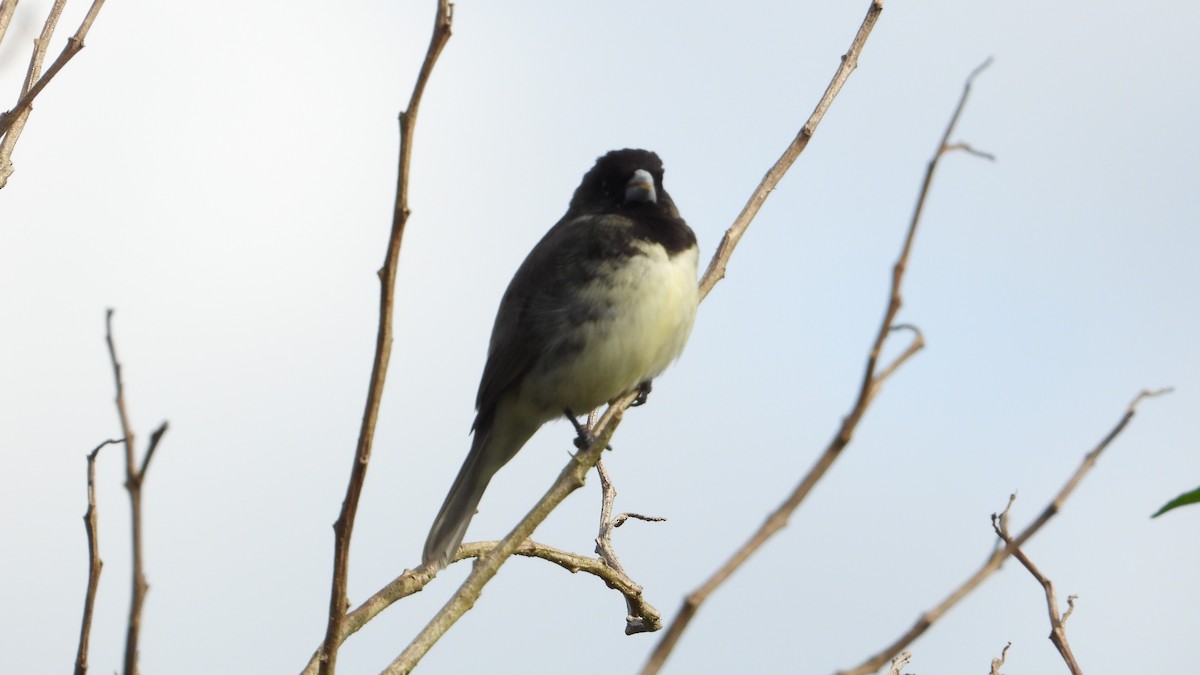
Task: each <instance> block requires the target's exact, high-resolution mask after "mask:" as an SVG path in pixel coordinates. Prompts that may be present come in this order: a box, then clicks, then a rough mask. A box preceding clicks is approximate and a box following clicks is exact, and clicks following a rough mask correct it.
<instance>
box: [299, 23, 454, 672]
mask: <svg viewBox="0 0 1200 675" xmlns="http://www.w3.org/2000/svg"><path fill="white" fill-rule="evenodd" d="M452 19H453V11H452V5H451V4H450V3H449V0H438V3H437V14H436V16H435V18H434V22H433V34H432V36H431V37H430V40H429V49H428V51H427V52H426V54H425V61H424V62H423V63H422V64H421V71H420V73H419V74H418V76H417V82H416V84H415V85H414V86H413V92H412V96H411V98H409V101H408V109H407V110H405V111H403V112H401V113H400V160H399V169H398V172H397V177H396V201H395V205H394V208H393V212H392V230H391V235H390V236H389V237H388V244H387V253H386V254H385V256H384V260H383V267H382V268H381V269H380V270H379V288H380V290H379V327H378V331H377V333H376V339H375V358H374V362H373V364H372V366H371V381H370V385H369V386H368V388H367V401H366V405H365V410H364V412H363V419H362V426H361V428H360V429H359V433H358V443H357V446H356V447H355V451H354V464H353V466H352V467H351V470H350V480H349V483H348V484H347V486H346V498H345V499H344V500H343V501H342V509H341V512H340V513H339V515H338V519H337V522H336V523H334V526H333V530H334V551H333V578H332V581H331V584H330V592H329V612H328V615H327V618H326V624H325V639H324V642H323V645H324V647H323V658H322V659H321V670H320V672H321V675H333V673H334V672H336V669H337V649H338V646H339V645H340V644H341V641H340V640H339V636H340V635H341V633H342V628H341V626H342V621H343V620H344V619H345V614H346V608H347V606H348V604H349V603H348V601H347V598H346V583H347V574H348V570H349V567H350V537H351V535H352V534H353V532H354V519H355V516H356V514H357V513H358V501H359V497H360V495H361V494H362V488H363V481H364V480H366V475H367V463H368V462H369V461H370V459H371V446H372V443H373V442H374V440H375V424H376V421H377V420H378V419H379V404H380V402H381V401H382V400H383V387H384V383H385V381H386V380H387V369H388V362H389V360H390V359H391V354H392V313H393V312H392V306H393V303H394V295H395V285H396V270H397V266H398V265H399V260H400V244H401V242H402V241H403V238H404V228H405V225H406V224H407V223H408V216H409V209H408V177H409V167H410V164H411V160H412V143H413V129H414V126H415V124H416V121H417V111H418V109H419V107H420V105H421V96H422V94H423V93H424V92H425V85H426V83H428V82H429V77H430V74H431V73H432V72H433V66H434V64H435V63H437V59H438V55H439V54H441V52H442V48H443V47H445V46H446V42H447V41H448V40H449V39H450V24H451V21H452Z"/></svg>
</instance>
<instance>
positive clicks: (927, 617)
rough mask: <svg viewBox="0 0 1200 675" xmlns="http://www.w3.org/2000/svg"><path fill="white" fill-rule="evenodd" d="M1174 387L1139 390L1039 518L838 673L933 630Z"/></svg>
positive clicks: (867, 669)
mask: <svg viewBox="0 0 1200 675" xmlns="http://www.w3.org/2000/svg"><path fill="white" fill-rule="evenodd" d="M1170 391H1171V389H1170V388H1169V387H1168V388H1166V389H1159V390H1157V391H1150V390H1146V391H1142V392H1141V393H1140V394H1138V395H1137V396H1136V397H1135V398H1134V399H1133V402H1131V403H1130V404H1129V407H1127V408H1126V409H1125V414H1124V415H1123V416H1122V417H1121V420H1120V421H1119V422H1117V425H1116V426H1115V427H1113V428H1112V430H1111V431H1109V432H1108V434H1107V435H1105V437H1104V438H1103V439H1102V440H1101V441H1100V443H1098V444H1097V445H1096V447H1095V448H1093V449H1092V450H1091V452H1089V453H1087V454H1086V455H1084V457H1083V461H1082V462H1081V463H1080V464H1079V468H1077V469H1075V473H1073V474H1071V477H1070V478H1068V479H1067V482H1066V484H1065V485H1063V486H1062V488H1061V489H1060V490H1059V491H1058V494H1056V495H1055V496H1054V499H1053V500H1051V501H1050V503H1049V504H1047V505H1046V508H1045V509H1043V510H1042V513H1041V514H1040V515H1038V517H1037V518H1035V519H1034V521H1033V522H1032V523H1030V524H1029V525H1028V526H1026V527H1025V529H1024V530H1022V531H1021V533H1020V534H1018V535H1017V536H1016V537H1013V538H1012V540H1011V541H1010V542H1009V543H1008V545H1007V546H1005V547H1003V548H999V549H997V550H996V551H994V552H993V553H992V555H991V556H990V557H988V559H987V560H986V561H984V563H983V566H982V567H980V568H979V569H978V570H977V571H976V572H975V574H973V575H971V577H970V578H969V579H967V580H966V581H964V582H963V583H962V584H961V585H960V586H959V587H958V588H956V589H954V591H953V592H951V593H950V595H949V596H947V597H946V599H945V600H942V601H941V602H940V603H938V605H937V606H935V607H933V608H932V609H929V610H927V611H926V612H925V613H923V614H922V615H921V616H919V617H918V618H917V621H916V623H914V624H913V625H912V627H911V628H909V629H908V630H907V631H906V632H905V633H904V634H903V635H901V636H900V637H899V638H897V639H896V641H895V642H893V643H892V644H890V645H888V646H887V647H884V648H883V649H881V650H880V651H879V652H878V653H876V654H875V655H874V656H871V657H870V658H868V659H867V660H866V661H863V662H862V663H861V664H859V665H858V666H855V667H854V668H850V669H848V670H843V671H839V674H838V675H870V673H873V672H875V671H877V670H879V669H880V668H881V667H882V666H883V664H885V663H887V662H888V659H890V658H891V657H892V656H893V655H895V654H897V653H899V652H900V650H902V649H904V648H905V647H907V646H908V645H910V644H912V642H913V640H916V639H917V638H918V637H920V636H921V635H922V634H924V633H925V631H927V630H929V627H930V626H932V625H933V624H934V623H935V622H937V620H938V619H940V618H942V616H943V615H944V614H945V613H946V612H948V611H949V610H950V608H951V607H953V606H954V605H956V604H958V602H959V601H960V600H962V599H963V598H965V597H966V596H967V595H968V594H970V592H971V591H973V590H975V588H976V587H978V586H979V584H981V583H983V580H984V579H986V578H987V577H988V576H989V575H991V574H992V573H993V572H995V571H996V570H998V569H1000V564H1001V563H1002V562H1004V560H1005V559H1006V558H1008V556H1010V555H1012V553H1013V552H1014V551H1015V550H1017V549H1018V548H1020V547H1021V546H1024V545H1025V542H1027V541H1029V539H1030V538H1032V537H1033V535H1035V534H1037V532H1038V530H1040V529H1042V526H1043V525H1045V524H1046V523H1047V522H1049V520H1050V519H1051V518H1053V517H1054V516H1055V515H1056V514H1057V513H1058V512H1059V510H1060V509H1061V508H1062V505H1063V503H1064V502H1066V500H1067V498H1068V497H1070V496H1071V493H1072V492H1074V491H1075V487H1076V486H1077V485H1079V481H1081V480H1083V477H1084V476H1085V475H1087V473H1088V471H1090V470H1091V468H1092V466H1094V465H1095V464H1096V460H1097V459H1098V458H1099V457H1100V453H1102V452H1104V449H1105V448H1107V447H1108V446H1109V444H1111V443H1112V442H1113V441H1114V440H1115V439H1116V438H1117V436H1119V435H1120V434H1121V432H1122V431H1124V429H1125V427H1126V426H1127V425H1128V424H1129V422H1130V420H1132V419H1133V415H1134V413H1135V412H1136V411H1137V404H1138V403H1139V402H1141V400H1142V399H1144V398H1150V397H1153V396H1161V395H1163V394H1167V393H1169V392H1170Z"/></svg>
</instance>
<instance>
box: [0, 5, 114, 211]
mask: <svg viewBox="0 0 1200 675" xmlns="http://www.w3.org/2000/svg"><path fill="white" fill-rule="evenodd" d="M66 4H67V3H66V0H55V2H54V5H53V6H51V8H50V13H49V15H47V17H46V22H45V24H44V25H43V27H42V33H41V35H40V36H38V39H37V40H35V41H34V46H33V56H32V57H31V58H30V60H29V70H28V71H27V72H26V74H25V83H24V85H23V86H22V87H21V96H20V98H18V99H17V103H16V105H14V106H13V107H12V110H9V111H8V112H6V113H4V114H3V115H0V136H3V138H4V140H3V141H2V142H0V188H2V187H4V185H5V183H6V182H7V181H8V177H9V176H10V175H12V171H13V168H12V162H11V161H10V159H9V158H10V157H12V151H13V148H14V147H15V146H16V144H17V139H18V138H19V137H20V135H21V132H22V131H23V130H24V128H25V121H26V120H27V119H28V118H29V111H30V109H31V107H32V106H33V100H34V99H35V98H37V96H38V94H40V93H42V90H43V89H45V88H46V85H47V84H49V83H50V80H53V79H54V76H55V75H58V73H59V71H61V70H62V69H63V67H64V66H66V65H67V62H68V61H70V60H71V59H72V58H73V57H74V56H75V55H76V54H78V53H79V52H80V51H82V50H83V47H84V44H83V41H84V39H85V38H86V37H87V34H88V31H90V30H91V29H92V23H93V22H95V20H96V15H97V14H99V13H100V8H101V7H102V6H103V5H104V0H93V1H92V6H91V7H90V8H89V9H88V11H87V14H86V15H85V16H84V17H83V21H82V22H80V24H79V28H78V29H76V31H75V34H74V35H72V36H71V37H70V38H68V39H67V45H66V46H65V47H63V50H62V52H61V53H59V55H58V58H56V59H54V63H51V64H50V68H48V69H47V70H46V72H45V74H42V73H41V70H42V62H43V61H44V59H45V57H46V50H47V49H48V48H49V46H50V39H51V38H52V37H54V29H55V28H56V27H57V26H58V19H59V17H60V16H61V15H62V11H63V8H64V7H65V6H66ZM15 7H16V2H13V3H11V5H10V3H8V2H5V3H4V7H2V8H0V15H3V14H4V10H7V12H8V17H11V16H12V10H13V9H15ZM0 27H2V28H3V29H7V27H8V21H7V20H4V19H3V18H0ZM0 37H3V30H0ZM39 75H40V77H39Z"/></svg>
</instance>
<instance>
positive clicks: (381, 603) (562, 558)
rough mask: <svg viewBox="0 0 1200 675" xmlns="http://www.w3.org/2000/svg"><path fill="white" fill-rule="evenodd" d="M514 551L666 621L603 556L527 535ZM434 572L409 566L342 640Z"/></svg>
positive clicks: (476, 553)
mask: <svg viewBox="0 0 1200 675" xmlns="http://www.w3.org/2000/svg"><path fill="white" fill-rule="evenodd" d="M501 544H502V542H499V541H477V542H471V543H468V544H463V545H462V546H460V547H459V549H458V552H457V553H456V554H455V556H454V561H455V562H458V561H460V560H467V559H470V558H476V559H478V558H483V557H485V556H487V555H488V554H490V553H491V552H492V551H493V550H495V548H496V547H497V546H500V545H501ZM513 553H514V555H519V556H523V557H526V558H539V559H541V560H545V561H547V562H551V563H554V564H555V565H557V566H559V567H561V568H563V569H564V570H566V571H568V572H571V573H572V574H575V573H577V572H583V573H585V574H590V575H592V576H594V577H596V578H597V579H600V580H601V581H603V582H604V584H605V585H606V586H608V587H609V588H612V589H614V590H616V591H617V592H619V593H621V594H622V595H623V596H625V598H626V600H627V602H628V603H629V605H630V606H631V607H632V608H633V609H632V610H630V611H632V612H636V613H637V614H638V615H639V616H643V617H646V620H647V622H650V621H658V622H660V623H661V621H662V615H661V613H660V612H659V611H658V610H657V609H655V608H654V606H653V605H651V604H650V603H648V602H646V600H645V598H644V597H642V587H641V586H639V585H638V584H636V583H634V581H633V580H632V579H630V578H629V577H628V576H626V575H624V574H622V573H620V572H618V571H617V570H614V569H612V568H611V567H609V566H608V565H607V564H606V563H605V562H604V561H603V560H600V559H597V558H590V557H588V556H582V555H578V554H575V553H568V552H567V551H562V550H559V549H556V548H554V547H552V546H546V545H545V544H540V543H538V542H536V541H533V540H531V539H526V540H525V541H524V542H522V543H521V544H520V545H519V546H518V547H517V548H516V550H515V551H514V552H513ZM434 576H435V574H434V573H433V572H430V571H429V570H427V569H425V568H423V567H418V568H417V569H415V570H405V571H404V572H403V573H402V574H400V576H398V577H396V578H395V579H393V580H392V581H391V582H390V583H388V585H387V586H384V587H383V588H382V589H380V590H379V592H377V593H375V594H374V595H372V596H371V597H370V598H368V599H367V600H366V601H365V602H363V604H361V605H359V606H358V607H357V608H355V609H354V611H352V612H350V613H349V614H347V615H346V620H345V621H344V622H342V633H341V634H340V635H339V637H338V641H339V642H345V641H346V639H347V638H349V637H350V636H351V635H353V634H354V633H356V632H358V630H359V629H360V628H362V627H363V626H365V625H366V624H367V623H368V622H369V621H371V619H374V618H375V617H376V616H378V615H379V614H380V613H381V612H383V610H385V609H387V608H388V607H389V606H391V605H392V604H393V603H395V602H396V601H398V600H402V599H403V598H406V597H408V596H410V595H412V594H414V593H417V592H419V591H421V590H422V589H424V588H425V586H426V585H427V584H428V583H429V582H430V581H433V578H434ZM319 656H320V650H318V651H317V652H316V653H314V654H313V656H312V659H311V660H309V662H308V665H307V666H306V667H305V669H304V670H303V671H302V673H301V675H316V673H317V667H318V657H319Z"/></svg>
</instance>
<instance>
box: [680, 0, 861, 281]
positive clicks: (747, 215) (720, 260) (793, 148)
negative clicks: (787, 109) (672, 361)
mask: <svg viewBox="0 0 1200 675" xmlns="http://www.w3.org/2000/svg"><path fill="white" fill-rule="evenodd" d="M881 12H883V0H873V1H872V2H871V6H870V7H869V8H868V9H867V16H866V18H864V19H863V22H862V25H860V26H859V28H858V32H857V33H856V34H855V35H854V40H853V41H852V42H851V43H850V49H848V50H846V53H845V54H844V55H843V56H842V63H841V65H840V66H839V67H838V69H837V71H836V72H834V74H833V79H832V80H831V81H830V82H829V86H828V87H826V88H825V94H824V95H823V96H821V100H820V101H818V102H817V107H816V108H814V109H813V112H812V114H811V115H809V117H808V121H807V122H805V123H804V126H802V127H800V132H799V133H797V134H796V138H795V139H793V140H792V142H791V144H789V145H788V147H787V148H786V149H785V150H784V151H783V154H782V155H781V156H780V157H779V159H778V160H776V161H775V164H774V165H773V166H772V167H771V168H770V170H769V171H767V174H766V175H765V176H763V179H762V181H761V182H760V183H759V184H758V187H757V188H756V189H755V190H754V193H753V194H751V195H750V199H749V200H748V201H747V202H746V205H745V206H744V207H742V212H741V213H739V214H738V217H737V218H736V219H735V220H734V221H733V225H730V226H729V229H728V230H726V231H725V236H724V237H722V238H721V244H720V246H718V247H717V252H716V254H714V255H713V257H712V261H710V262H709V263H708V269H706V270H705V271H704V276H703V277H701V279H700V299H701V300H704V298H705V297H707V296H708V293H709V291H711V290H712V289H713V286H716V285H717V282H718V281H720V280H721V279H724V278H725V266H726V265H728V264H729V258H730V256H732V255H733V249H735V248H737V245H738V242H739V241H741V239H742V235H743V234H745V233H746V228H748V227H750V222H751V221H753V220H754V216H756V215H758V210H759V209H761V208H762V205H763V204H764V203H765V202H766V201H767V197H769V196H771V193H772V192H774V191H775V186H776V185H778V184H779V181H780V180H781V179H783V176H784V174H786V173H787V171H788V169H790V168H791V166H792V163H793V162H795V161H796V158H797V157H799V156H800V153H802V152H804V148H806V147H808V141H809V140H810V139H811V138H812V136H813V134H814V133H816V131H817V125H819V124H820V123H821V119H822V118H824V117H825V113H826V112H828V111H829V107H830V106H831V105H833V100H834V99H835V98H837V95H838V94H839V93H840V92H841V91H842V86H843V85H844V84H846V80H848V79H849V78H850V73H852V72H854V69H855V68H857V67H858V55H859V54H861V53H862V49H863V45H865V44H866V43H867V37H868V36H870V34H871V29H873V28H874V27H875V21H876V20H877V19H879V14H880V13H881Z"/></svg>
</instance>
